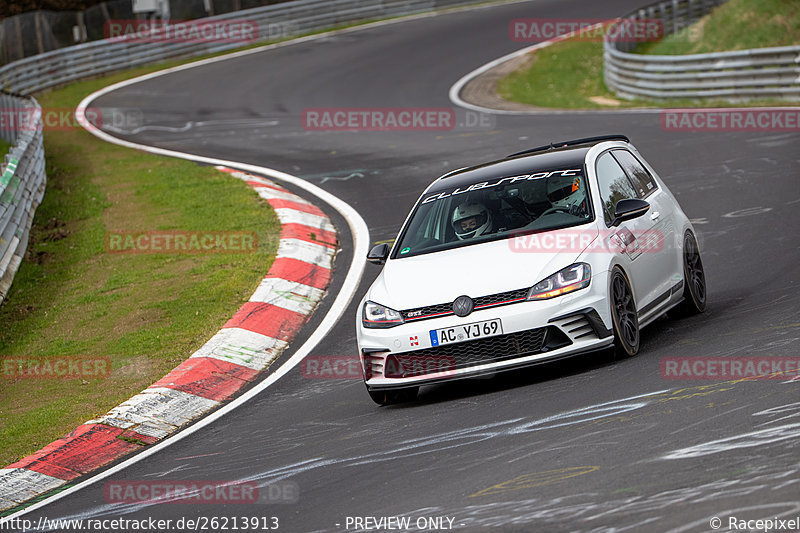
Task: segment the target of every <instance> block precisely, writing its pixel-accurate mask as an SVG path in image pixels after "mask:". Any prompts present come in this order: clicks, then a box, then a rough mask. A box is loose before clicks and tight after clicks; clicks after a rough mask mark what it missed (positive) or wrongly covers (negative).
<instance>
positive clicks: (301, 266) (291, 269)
mask: <svg viewBox="0 0 800 533" xmlns="http://www.w3.org/2000/svg"><path fill="white" fill-rule="evenodd" d="M265 277H267V278H282V279H285V280H288V281H294V282H295V283H302V284H303V285H308V286H310V287H316V288H317V289H322V290H324V289H325V288H326V287H327V286H328V282H329V281H330V279H331V271H330V269H328V268H325V267H321V266H319V265H312V264H311V263H306V262H305V261H300V260H299V259H292V258H290V257H278V258H277V259H275V261H273V262H272V267H271V268H270V269H269V273H268V274H267V275H266V276H265Z"/></svg>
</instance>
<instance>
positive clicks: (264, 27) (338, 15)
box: [0, 0, 484, 302]
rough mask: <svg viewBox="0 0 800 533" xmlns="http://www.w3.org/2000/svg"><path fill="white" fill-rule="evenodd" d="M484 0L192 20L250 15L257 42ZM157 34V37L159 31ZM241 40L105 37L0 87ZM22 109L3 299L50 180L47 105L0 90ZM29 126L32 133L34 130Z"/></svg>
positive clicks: (401, 0)
mask: <svg viewBox="0 0 800 533" xmlns="http://www.w3.org/2000/svg"><path fill="white" fill-rule="evenodd" d="M481 1H484V0H297V1H294V2H287V3H282V4H275V5H269V6H265V7H258V8H254V9H247V10H242V11H235V12H231V13H226V14H224V15H219V16H215V17H207V18H204V19H196V20H194V21H193V22H194V23H210V22H215V21H226V20H243V19H246V20H249V21H251V22H253V23H254V24H255V25H257V27H258V36H257V38H256V39H255V40H256V41H268V40H274V39H278V38H289V37H293V36H297V35H301V34H304V33H309V32H313V31H316V30H322V29H326V28H331V27H336V26H339V25H344V24H351V23H354V22H361V21H369V20H373V19H383V18H388V17H396V16H402V15H409V14H413V13H423V12H427V11H433V10H436V9H440V8H444V7H450V6H457V5H464V4H473V3H479V2H481ZM154 36H155V37H157V35H154ZM240 46H242V43H241V42H214V41H205V42H191V41H187V42H179V43H176V42H164V41H163V40H159V39H154V40H152V41H150V42H143V40H137V39H132V38H116V39H104V40H101V41H93V42H90V43H84V44H80V45H76V46H69V47H66V48H61V49H58V50H53V51H51V52H46V53H44V54H40V55H36V56H32V57H28V58H25V59H20V60H18V61H14V62H13V63H9V64H7V65H5V66H3V67H0V90H2V91H7V92H8V93H17V94H31V93H34V92H36V91H41V90H43V89H48V88H51V87H55V86H58V85H63V84H65V83H67V82H71V81H75V80H79V79H83V78H88V77H92V76H100V75H104V74H108V73H110V72H114V71H118V70H124V69H128V68H131V67H136V66H141V65H145V64H150V63H155V62H158V61H164V60H167V59H177V58H183V57H193V56H198V55H205V54H211V53H215V52H222V51H225V50H231V49H233V48H238V47H240ZM20 107H22V108H25V109H26V112H28V111H29V110H30V109H35V110H37V113H38V116H37V118H36V121H35V123H36V124H38V126H36V127H27V128H22V129H24V130H25V131H19V129H20V128H17V129H14V128H12V129H8V128H5V129H4V130H3V131H0V136H1V137H2V138H4V139H5V140H6V141H7V142H9V143H11V144H13V148H12V149H11V151H10V152H9V154H8V155H7V156H6V159H5V163H4V164H3V166H2V167H0V170H2V178H0V302H2V301H3V300H4V299H5V296H6V294H7V293H8V290H9V288H10V286H11V282H12V280H13V278H14V274H15V273H16V271H17V269H18V267H19V264H20V262H21V261H22V258H23V256H24V254H25V250H26V248H27V244H28V235H29V232H30V228H31V224H32V222H33V214H34V212H35V210H36V207H38V205H39V204H40V203H41V201H42V197H43V196H44V186H45V181H46V176H45V164H44V148H43V145H42V141H43V139H42V118H41V107H39V104H38V103H37V102H36V100H35V99H34V98H28V99H26V98H24V97H18V96H13V95H11V94H7V93H2V92H0V112H2V113H9V114H11V116H14V115H16V113H17V111H18V109H19V108H20ZM28 130H29V131H28Z"/></svg>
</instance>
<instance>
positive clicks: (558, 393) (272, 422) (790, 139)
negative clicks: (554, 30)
mask: <svg viewBox="0 0 800 533" xmlns="http://www.w3.org/2000/svg"><path fill="white" fill-rule="evenodd" d="M644 3H645V2H643V0H611V1H604V2H591V1H576V0H537V1H532V2H521V3H516V4H509V5H502V6H495V7H491V8H482V9H473V10H465V11H457V12H453V13H448V14H443V15H439V16H435V17H422V18H417V19H414V20H410V21H405V22H401V23H395V24H389V25H381V26H376V27H371V28H366V29H362V30H360V31H356V32H349V33H343V34H339V35H334V36H328V37H324V38H321V39H318V40H315V41H310V42H305V43H301V44H296V45H291V46H286V47H282V48H278V49H274V50H270V51H265V52H260V53H255V54H251V55H247V56H243V57H240V58H236V59H231V60H227V61H222V62H218V63H213V64H210V65H207V66H203V67H199V68H194V69H188V70H184V71H180V72H176V73H174V74H170V75H166V76H162V77H158V78H154V79H152V80H149V81H144V82H141V83H137V84H134V85H131V86H128V87H126V88H123V89H120V90H117V91H114V92H112V93H109V94H107V95H106V96H103V97H101V98H100V99H99V100H97V101H96V102H94V104H93V105H94V106H97V107H100V108H104V107H115V108H126V109H129V110H131V111H132V112H133V111H135V112H136V113H139V112H141V113H142V116H143V123H142V124H140V125H138V126H137V127H136V128H127V129H125V128H122V129H118V130H109V129H108V128H107V131H109V132H112V133H114V134H115V135H118V136H120V137H122V138H124V139H128V140H132V141H135V142H138V143H143V144H148V145H153V146H158V147H162V148H168V149H173V150H180V151H184V152H189V153H193V154H202V155H206V156H212V157H219V158H224V159H228V160H234V161H241V162H246V163H252V164H259V165H263V166H267V167H270V168H274V169H278V170H281V171H284V172H288V173H290V174H293V175H296V176H300V177H303V178H305V179H307V180H308V181H310V182H312V183H315V184H317V185H319V186H321V187H322V188H323V189H325V190H328V191H330V192H331V193H333V194H335V195H336V196H338V197H339V198H341V199H343V200H344V201H346V202H348V203H349V204H350V205H352V206H353V207H354V208H355V209H357V210H358V211H359V213H360V214H361V215H362V216H363V217H364V219H365V220H366V222H367V224H368V226H369V229H370V238H371V241H372V242H377V241H383V240H387V239H392V238H393V237H394V236H395V233H396V231H397V230H398V229H399V226H400V224H401V223H402V221H403V219H404V217H405V215H406V213H407V212H408V210H409V208H410V207H411V206H412V204H413V202H414V201H415V199H416V198H417V196H418V195H419V194H420V192H421V191H422V189H423V188H424V187H425V186H426V185H427V184H428V183H429V182H430V181H431V180H432V179H433V178H435V177H437V176H439V175H441V174H442V173H444V172H445V171H447V170H451V169H453V168H458V167H464V166H468V165H471V164H475V163H479V162H483V161H488V160H492V159H496V158H500V157H503V156H505V155H507V154H509V153H512V152H515V151H519V150H522V149H525V148H528V147H532V146H538V145H541V144H545V143H547V142H549V141H557V140H563V139H569V138H576V137H584V136H588V135H597V134H604V133H624V134H626V135H628V136H629V137H630V138H631V140H632V141H633V143H634V144H635V145H636V146H637V147H638V149H639V150H640V152H641V153H642V154H643V155H644V157H645V158H646V159H647V160H648V161H649V162H650V163H651V164H652V165H653V166H654V167H655V168H656V169H657V170H659V172H660V174H661V176H662V178H664V180H665V181H666V182H667V183H668V184H669V186H670V188H671V190H672V191H673V193H675V194H676V196H677V197H678V200H679V201H680V203H681V205H682V207H683V209H684V211H685V212H686V213H687V214H688V215H689V217H690V218H693V219H694V220H695V222H696V229H697V231H698V237H699V241H700V246H701V249H702V251H703V257H704V262H705V268H706V275H707V279H708V284H709V308H708V311H707V312H706V313H705V314H704V315H701V316H699V317H695V318H688V319H683V320H669V319H666V318H662V319H659V320H658V321H656V322H655V323H654V324H652V325H651V326H649V327H648V328H646V329H645V330H643V335H642V347H641V352H640V354H639V355H638V356H637V357H635V358H633V359H628V360H623V361H618V362H614V361H612V360H611V359H610V357H609V356H608V355H607V354H602V353H601V354H598V355H593V356H586V357H582V358H580V359H574V360H571V361H569V362H562V363H558V364H552V365H548V366H543V367H534V368H530V369H527V370H524V371H517V372H512V373H508V374H502V375H497V376H494V377H492V378H490V379H479V380H471V381H460V382H454V383H449V384H444V385H437V386H430V387H427V388H423V389H422V390H421V394H420V398H419V400H418V401H416V402H413V403H410V404H406V405H401V406H394V407H388V408H380V407H378V406H376V405H375V404H373V403H372V401H371V400H370V399H369V397H368V396H367V394H366V392H365V390H364V386H363V383H362V382H360V381H359V380H353V379H308V378H307V377H304V376H303V375H302V374H301V372H300V369H299V368H295V369H294V370H292V372H291V373H290V374H289V375H287V376H286V377H284V378H282V379H281V380H279V381H278V382H277V383H276V384H275V385H273V386H272V387H270V388H269V389H267V390H266V391H265V392H263V393H262V394H260V395H259V396H258V397H257V398H256V399H255V400H254V401H251V402H249V403H248V404H246V405H244V406H242V407H240V408H238V409H237V410H235V411H234V412H232V413H231V414H230V415H228V416H227V417H225V418H223V419H222V420H219V421H217V422H215V423H213V424H211V425H210V426H209V427H207V428H204V429H202V430H200V431H198V432H197V433H195V434H194V435H192V436H191V437H190V438H186V439H183V440H181V441H179V442H177V443H175V444H174V445H172V446H170V447H168V448H167V449H165V450H163V451H162V452H160V453H157V454H155V455H153V456H151V457H149V458H147V459H146V460H145V461H141V462H139V463H137V464H135V465H133V466H131V467H129V468H127V469H125V470H122V471H120V472H117V473H116V474H114V475H112V476H111V477H109V478H107V479H106V480H103V481H101V482H99V483H97V484H95V485H92V486H90V487H88V488H86V489H84V490H81V491H78V492H76V493H73V494H70V495H68V496H66V497H64V498H62V499H60V500H58V501H55V502H54V503H52V504H50V505H47V506H45V507H43V508H41V509H38V510H36V511H34V512H32V513H29V514H28V515H26V518H28V519H31V520H34V521H36V520H38V518H39V517H48V518H50V519H53V518H57V517H62V518H66V517H70V518H109V519H110V518H138V519H142V518H148V517H152V518H155V519H172V520H177V519H180V518H181V517H186V518H197V517H207V518H211V517H233V516H248V517H255V516H263V517H277V518H278V524H279V529H278V530H279V531H287V532H311V531H345V530H349V531H356V530H361V529H365V530H373V531H386V530H388V529H389V528H388V527H380V528H375V529H372V527H371V526H374V525H375V524H374V523H358V524H356V522H354V521H353V517H376V518H380V517H393V516H405V517H410V518H411V522H410V524H411V526H410V530H412V531H418V530H422V531H433V530H437V528H436V527H434V526H435V525H436V522H434V521H428V520H425V519H428V518H440V519H442V520H441V522H440V525H442V526H444V528H445V529H446V528H448V527H452V529H456V530H458V531H487V532H488V531H611V530H613V531H629V530H630V531H705V530H710V529H711V528H712V526H711V525H709V524H710V520H711V519H712V517H719V518H720V519H721V520H722V524H723V527H722V529H721V530H723V531H727V530H728V529H727V527H728V520H729V518H730V517H736V519H737V520H741V519H756V518H779V519H780V518H784V519H785V518H792V517H797V516H799V515H800V460H799V459H798V458H800V388H799V387H800V381H798V380H795V381H794V382H791V381H790V378H785V379H772V380H745V381H715V380H714V379H706V380H686V381H681V380H676V379H666V378H665V377H663V376H662V373H661V370H660V363H661V361H662V359H663V358H666V357H680V356H709V357H746V356H751V357H767V356H793V357H796V356H797V355H798V352H797V347H798V346H800V290H798V289H799V287H798V278H799V277H800V276H798V274H800V267H798V265H800V252H799V250H798V247H799V245H800V240H799V239H798V228H800V180H798V178H800V159H799V158H798V154H800V150H798V147H799V146H800V143H799V141H800V135H798V134H797V133H796V132H795V133H781V132H774V131H773V132H769V131H763V132H728V133H726V132H718V131H716V132H707V133H691V132H675V131H664V130H663V129H662V128H661V126H660V122H659V114H658V112H657V111H656V112H647V113H601V112H597V113H582V114H577V113H573V114H570V113H541V114H535V115H519V116H510V115H486V116H477V115H476V114H475V113H474V112H471V113H472V115H471V116H468V115H467V113H466V111H465V110H463V109H458V110H457V115H458V117H459V122H460V125H459V126H458V127H456V128H454V129H453V130H451V131H407V132H360V133H355V132H342V131H309V130H306V129H304V128H303V124H302V122H301V116H302V112H303V110H305V109H308V108H334V107H337V108H338V107H356V108H401V107H402V108H408V107H411V108H452V106H453V104H452V103H451V102H450V101H449V99H448V90H449V89H450V87H451V85H452V84H453V83H455V82H456V81H457V80H458V79H459V78H461V77H462V76H463V75H465V74H466V73H468V72H470V71H472V70H473V69H475V68H477V67H479V66H481V65H482V64H484V63H486V62H488V61H490V60H492V59H495V58H497V57H500V56H502V55H505V54H507V53H510V52H512V51H514V50H516V49H519V48H522V47H523V46H526V44H525V43H516V42H513V41H512V40H511V39H510V38H509V35H508V24H509V21H510V20H511V19H514V18H530V17H542V18H548V17H549V18H578V17H582V18H602V17H611V16H616V15H620V14H623V13H625V12H627V11H629V10H631V9H633V8H635V7H638V6H639V5H642V4H644ZM478 119H480V120H478ZM470 121H471V122H470ZM476 121H477V122H478V123H477V124H475V122H476ZM468 122H469V123H468ZM209 201H213V199H209ZM321 207H322V208H323V209H326V206H324V205H322V206H321ZM329 211H332V210H330V209H329ZM330 214H331V216H332V218H333V219H334V221H336V222H337V224H339V225H340V229H341V233H342V236H343V240H344V242H343V245H344V248H345V252H344V253H343V254H342V255H340V257H339V258H338V259H337V267H338V269H339V270H338V271H337V273H336V275H337V276H338V278H337V279H339V283H341V280H340V278H341V277H343V276H344V274H345V270H346V268H347V265H348V261H349V259H347V253H346V249H347V246H348V238H349V234H348V232H347V226H346V225H344V224H342V221H341V217H339V218H337V217H336V215H335V213H334V212H331V213H330ZM378 268H379V267H375V266H372V265H368V267H367V270H366V275H365V276H364V279H363V281H362V284H361V287H360V289H359V293H358V294H357V295H356V296H355V298H354V302H353V303H352V304H351V308H350V309H349V310H348V312H347V315H346V316H345V317H344V318H343V319H342V320H340V322H339V323H338V324H337V326H336V327H335V328H334V330H333V332H332V333H331V334H330V335H329V336H328V337H327V338H326V339H325V341H323V342H322V343H321V344H320V345H318V346H317V348H316V349H315V350H314V352H313V355H355V353H356V345H355V338H354V323H353V320H354V317H355V314H356V311H355V307H356V302H357V301H358V299H360V297H361V295H362V294H363V292H364V291H365V290H366V288H367V286H368V285H369V283H370V282H371V281H372V279H373V278H374V277H375V276H376V275H377V274H378ZM465 268H469V265H465ZM431 275H432V276H446V275H447V273H446V272H432V273H431ZM476 275H477V274H476ZM531 281H532V283H533V282H535V281H537V280H531ZM333 290H336V282H334V286H333ZM331 299H332V298H331V297H330V296H329V297H328V298H326V301H327V302H328V303H329V302H330V300H331ZM323 313H324V308H323V309H321V310H320V311H318V315H320V316H321V315H322V314H323ZM313 325H314V322H312V323H311V324H310V325H309V326H308V327H307V328H306V331H305V332H304V333H305V334H306V335H308V334H309V332H310V329H311V328H313ZM298 345H299V344H298ZM289 355H290V353H287V354H285V355H284V357H283V358H282V360H285V359H286V358H287V357H288V356H289ZM177 480H247V481H254V482H257V483H258V484H259V485H261V486H263V487H267V485H269V484H272V485H271V486H272V488H273V492H272V493H268V490H267V488H264V489H263V491H262V492H264V494H263V495H262V499H264V498H265V499H266V500H270V498H272V501H264V502H262V503H259V504H249V505H227V506H226V505H222V504H205V505H185V504H159V505H155V504H153V505H149V504H147V503H137V504H125V505H122V504H109V503H106V500H105V498H104V493H103V487H104V484H106V483H107V482H115V481H165V482H167V481H177ZM280 491H283V492H280ZM276 499H277V500H281V499H284V500H286V501H281V502H275V501H274V500H276ZM348 517H350V519H349V520H348ZM418 519H422V520H418ZM448 519H452V522H450V521H449V520H448ZM270 524H272V522H271V521H270ZM362 526H363V527H362ZM366 526H370V527H366ZM417 526H420V527H419V529H418V527H417ZM229 528H230V526H229ZM218 529H219V528H218Z"/></svg>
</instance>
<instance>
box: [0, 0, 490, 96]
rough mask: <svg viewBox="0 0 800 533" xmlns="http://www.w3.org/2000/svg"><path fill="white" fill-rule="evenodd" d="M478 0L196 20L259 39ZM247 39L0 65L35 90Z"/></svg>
mask: <svg viewBox="0 0 800 533" xmlns="http://www.w3.org/2000/svg"><path fill="white" fill-rule="evenodd" d="M478 1H479V0H298V1H296V2H287V3H284V4H275V5H270V6H265V7H258V8H253V9H246V10H242V11H235V12H231V13H226V14H224V15H218V16H215V17H207V18H203V19H196V20H195V21H193V22H194V23H211V22H216V21H225V20H242V19H247V20H250V21H252V22H254V23H255V24H257V25H258V37H257V39H256V40H257V41H267V40H274V39H278V38H286V37H292V36H297V35H301V34H304V33H309V32H312V31H316V30H320V29H324V28H330V27H335V26H338V25H343V24H350V23H353V22H359V21H366V20H372V19H379V18H386V17H395V16H402V15H408V14H412V13H421V12H425V11H431V10H434V9H437V8H441V7H446V6H451V5H459V4H469V3H477V2H478ZM243 44H246V43H242V42H213V41H208V42H177V43H176V42H158V40H157V39H156V42H142V40H141V39H130V38H128V39H125V38H118V39H104V40H101V41H93V42H89V43H84V44H79V45H75V46H69V47H66V48H61V49H58V50H53V51H50V52H46V53H44V54H40V55H37V56H32V57H28V58H25V59H20V60H18V61H15V62H13V63H9V64H8V65H5V66H3V67H0V89H4V90H6V91H10V92H15V93H22V94H30V93H33V92H36V91H40V90H42V89H46V88H49V87H54V86H57V85H61V84H64V83H66V82H70V81H74V80H78V79H82V78H86V77H91V76H97V75H101V74H107V73H109V72H113V71H116V70H123V69H127V68H131V67H136V66H140V65H144V64H148V63H153V62H157V61H162V60H166V59H174V58H181V57H191V56H197V55H204V54H211V53H215V52H221V51H225V50H230V49H233V48H237V47H241V46H242V45H243Z"/></svg>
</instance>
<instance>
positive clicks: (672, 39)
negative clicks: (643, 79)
mask: <svg viewBox="0 0 800 533" xmlns="http://www.w3.org/2000/svg"><path fill="white" fill-rule="evenodd" d="M798 43H800V2H798V1H797V0H730V1H729V2H727V3H725V4H722V5H721V6H719V7H717V8H716V9H714V11H712V12H711V13H709V14H708V15H706V16H705V17H703V18H702V19H701V20H700V21H698V22H697V23H695V24H693V25H692V26H690V27H689V28H686V29H684V30H682V31H680V32H678V33H675V34H673V35H668V36H667V37H666V38H665V39H663V40H662V41H658V42H654V43H642V44H641V45H640V46H639V47H637V52H640V53H647V54H661V55H677V54H704V53H708V52H723V51H726V50H747V49H750V48H769V47H774V46H791V45H796V44H798Z"/></svg>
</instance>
